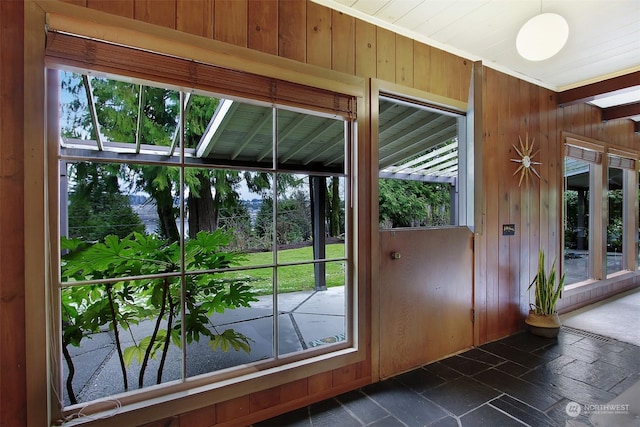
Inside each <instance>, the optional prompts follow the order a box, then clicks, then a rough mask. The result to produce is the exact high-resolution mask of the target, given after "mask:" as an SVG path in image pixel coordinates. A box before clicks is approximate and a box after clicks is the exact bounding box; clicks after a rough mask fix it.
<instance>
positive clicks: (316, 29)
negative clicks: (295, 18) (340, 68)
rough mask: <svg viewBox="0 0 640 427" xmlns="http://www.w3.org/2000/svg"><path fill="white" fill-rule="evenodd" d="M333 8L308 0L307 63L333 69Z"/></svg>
mask: <svg viewBox="0 0 640 427" xmlns="http://www.w3.org/2000/svg"><path fill="white" fill-rule="evenodd" d="M331 38H332V37H331V9H329V8H327V7H324V6H321V5H319V4H317V3H313V2H311V1H309V0H307V48H306V50H307V63H309V64H313V65H317V66H319V67H323V68H326V69H331Z"/></svg>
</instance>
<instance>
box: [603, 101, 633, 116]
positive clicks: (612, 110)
mask: <svg viewBox="0 0 640 427" xmlns="http://www.w3.org/2000/svg"><path fill="white" fill-rule="evenodd" d="M633 116H640V102H632V103H630V104H623V105H616V106H614V107H608V108H603V109H602V120H615V119H624V118H627V117H633Z"/></svg>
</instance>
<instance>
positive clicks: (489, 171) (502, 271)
mask: <svg viewBox="0 0 640 427" xmlns="http://www.w3.org/2000/svg"><path fill="white" fill-rule="evenodd" d="M483 73H484V76H483V87H482V90H483V94H482V97H483V98H482V99H483V115H482V117H483V151H482V157H483V165H484V167H483V171H484V176H483V177H482V184H483V186H484V192H483V213H484V215H483V222H484V224H483V225H484V227H483V232H482V234H480V235H478V236H476V239H477V242H476V250H477V252H476V258H477V261H476V276H475V292H476V295H475V301H476V307H475V309H476V321H477V326H476V329H477V336H476V339H477V343H484V342H487V341H492V340H495V339H498V338H501V337H504V336H505V335H508V334H511V333H513V332H516V331H519V330H521V329H522V328H523V327H524V318H525V316H526V314H527V312H528V311H529V303H530V302H532V301H533V299H532V296H533V295H530V293H529V291H527V288H528V286H529V284H530V283H531V279H532V278H533V276H534V275H535V272H536V268H537V262H538V259H537V254H538V250H539V249H543V250H544V251H545V253H546V255H547V259H554V258H559V257H561V256H562V249H561V239H562V217H561V215H562V189H563V179H562V162H563V159H564V151H563V140H562V132H570V133H575V134H577V135H582V136H585V137H588V138H592V139H598V140H601V141H604V142H607V143H609V144H615V145H618V146H620V147H625V148H634V149H636V150H637V149H639V148H640V135H639V134H634V131H633V122H632V121H631V120H612V121H609V122H603V121H602V118H601V113H600V110H599V109H598V108H596V107H593V106H590V105H588V104H578V105H572V106H569V107H565V108H560V107H558V106H557V94H556V93H555V92H553V91H550V90H547V89H544V88H541V87H538V86H536V85H533V84H530V83H527V82H524V81H522V80H519V79H517V78H515V77H511V76H508V75H505V74H503V73H500V72H498V71H495V70H492V69H489V68H486V67H485V68H484V69H483ZM527 136H528V138H529V141H531V140H534V143H535V147H536V148H535V150H534V152H535V151H537V150H538V149H539V150H540V152H539V154H537V155H536V156H535V158H534V161H538V162H541V163H542V164H541V165H536V166H535V167H536V169H537V170H538V171H539V173H540V175H541V179H537V178H534V181H533V185H530V186H528V187H527V186H526V185H525V184H524V182H523V183H522V185H521V186H520V187H519V186H518V180H519V178H518V176H513V173H514V172H515V171H516V169H517V167H518V163H515V162H512V161H511V159H517V158H518V154H517V153H516V151H515V149H514V145H515V146H516V147H519V144H520V142H519V138H522V140H523V141H525V140H526V138H527ZM504 224H515V227H516V234H515V235H514V236H503V235H502V226H503V225H504ZM639 285H640V280H639V278H638V276H637V275H636V277H635V278H634V279H631V280H627V281H624V282H621V283H616V284H610V285H606V286H600V287H595V288H591V289H589V290H585V291H583V292H579V293H576V294H573V295H572V296H569V297H567V298H563V299H562V300H561V301H560V303H559V306H558V307H559V309H560V310H563V311H566V310H568V309H570V308H571V309H573V308H578V307H580V306H582V305H586V304H588V303H590V302H594V301H597V300H599V299H603V298H606V297H608V296H610V295H613V294H615V293H618V292H621V291H624V290H626V289H629V288H631V287H635V286H639Z"/></svg>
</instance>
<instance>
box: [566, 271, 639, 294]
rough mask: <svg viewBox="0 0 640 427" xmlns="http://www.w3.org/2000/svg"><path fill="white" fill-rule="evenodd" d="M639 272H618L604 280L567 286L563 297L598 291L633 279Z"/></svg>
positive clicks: (587, 281) (592, 280) (586, 281)
mask: <svg viewBox="0 0 640 427" xmlns="http://www.w3.org/2000/svg"><path fill="white" fill-rule="evenodd" d="M638 273H639V271H629V270H625V271H618V272H616V273H613V274H610V275H609V276H607V278H606V279H602V280H594V279H590V280H585V281H584V282H579V283H572V284H571V285H568V286H565V287H564V290H563V291H562V297H563V298H565V297H571V296H574V295H577V294H581V293H584V292H588V291H591V290H594V289H598V288H600V287H603V286H607V285H611V284H614V283H617V282H621V281H624V280H628V279H632V278H633V277H634V276H635V275H637V274H638Z"/></svg>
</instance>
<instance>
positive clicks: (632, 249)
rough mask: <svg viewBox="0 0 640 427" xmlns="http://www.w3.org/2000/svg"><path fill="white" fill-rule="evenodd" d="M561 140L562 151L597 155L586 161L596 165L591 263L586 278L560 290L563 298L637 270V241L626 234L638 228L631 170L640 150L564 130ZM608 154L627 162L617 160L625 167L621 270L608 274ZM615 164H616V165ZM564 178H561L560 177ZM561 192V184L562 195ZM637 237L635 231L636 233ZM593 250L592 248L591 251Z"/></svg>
mask: <svg viewBox="0 0 640 427" xmlns="http://www.w3.org/2000/svg"><path fill="white" fill-rule="evenodd" d="M562 141H563V145H564V147H565V151H563V152H564V153H567V152H568V150H570V148H568V147H574V148H575V149H577V150H580V149H584V150H589V151H591V152H594V153H596V154H595V155H596V157H597V158H590V159H588V160H587V161H589V160H590V161H591V162H590V163H592V164H594V165H595V166H594V167H592V168H591V170H592V172H591V173H592V174H593V176H591V177H590V180H591V183H592V186H593V189H590V192H591V193H592V199H593V200H592V201H591V206H590V218H589V230H590V242H589V244H590V255H591V257H592V262H591V266H590V276H591V277H590V278H588V279H587V280H584V281H581V282H577V283H572V284H570V285H566V286H565V288H564V291H563V297H568V296H572V295H576V294H578V293H580V292H584V291H586V290H590V289H592V288H598V287H601V286H607V285H609V284H613V283H616V282H619V281H624V280H627V279H629V278H631V277H633V276H634V275H637V274H639V273H640V266H638V261H637V256H638V255H637V254H638V252H637V251H638V246H637V240H636V241H632V239H629V238H628V236H630V235H633V233H634V231H633V230H637V229H638V201H637V197H638V196H637V191H638V190H637V188H638V180H639V179H640V177H639V176H638V175H639V174H638V173H635V174H634V173H633V170H635V171H638V163H639V161H640V151H637V150H631V149H627V148H623V147H618V146H616V145H615V144H609V143H607V142H604V141H598V140H595V139H591V138H587V137H583V136H581V135H576V134H572V133H568V132H563V134H562ZM610 156H615V157H621V158H623V159H626V160H628V162H625V161H622V162H618V163H620V164H626V165H627V167H626V168H625V169H624V170H623V176H624V178H623V179H624V181H625V183H624V184H625V190H624V201H625V203H624V207H623V209H624V212H623V233H624V236H625V237H624V239H623V240H624V242H623V245H624V249H623V253H625V255H624V259H623V270H621V271H617V272H614V273H611V274H609V275H607V266H606V262H607V261H606V253H607V225H608V169H609V159H610ZM565 157H566V154H564V155H563V162H562V164H563V170H562V176H563V177H564V158H565ZM629 162H633V164H634V166H633V168H632V169H629V167H630V163H629ZM616 167H617V166H616ZM563 179H564V178H563ZM563 193H564V184H563V190H562V194H563ZM629 200H632V201H633V200H635V202H633V203H629ZM564 209H565V208H564V203H563V204H562V216H561V220H562V221H563V224H562V227H561V229H562V230H563V233H562V241H561V247H562V248H564V217H565V214H566V213H565V210H564ZM634 227H635V228H634ZM635 234H636V239H638V237H637V231H636V232H635ZM592 249H593V251H591V250H592ZM563 270H564V257H562V260H561V271H563Z"/></svg>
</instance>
